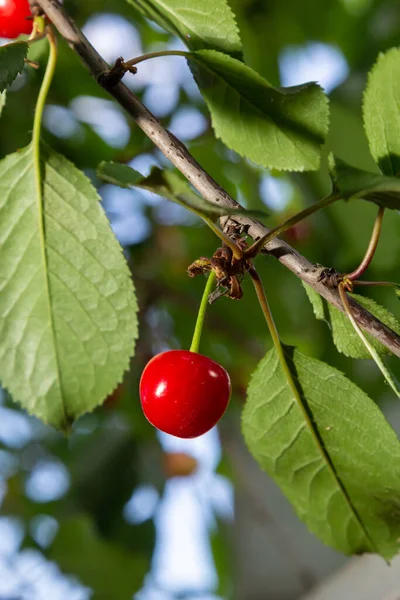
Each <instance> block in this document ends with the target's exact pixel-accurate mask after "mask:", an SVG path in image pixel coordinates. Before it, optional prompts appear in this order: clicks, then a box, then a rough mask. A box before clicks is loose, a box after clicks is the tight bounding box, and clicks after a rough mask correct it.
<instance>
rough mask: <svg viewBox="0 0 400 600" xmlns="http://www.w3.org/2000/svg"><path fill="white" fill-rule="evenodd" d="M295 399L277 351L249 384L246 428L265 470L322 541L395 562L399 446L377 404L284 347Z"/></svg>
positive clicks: (330, 370)
mask: <svg viewBox="0 0 400 600" xmlns="http://www.w3.org/2000/svg"><path fill="white" fill-rule="evenodd" d="M285 352H286V354H287V358H288V362H289V365H290V368H291V371H292V373H293V374H295V377H296V385H297V386H298V389H299V391H300V393H301V398H302V403H301V405H300V404H299V403H297V402H295V400H294V398H293V393H292V391H291V390H290V387H289V385H288V383H287V380H286V378H285V375H284V373H283V370H282V368H281V366H280V363H279V360H278V357H277V354H276V352H275V350H271V351H270V352H268V354H267V355H266V356H265V357H264V358H263V359H262V361H261V362H260V364H259V365H258V367H257V369H256V371H255V373H254V375H253V377H252V379H251V382H250V386H249V389H248V398H247V403H246V405H245V408H244V412H243V423H242V425H243V433H244V436H245V439H246V442H247V444H248V446H249V449H250V451H251V453H252V454H253V456H254V457H255V459H256V460H257V461H258V462H259V464H260V466H261V468H262V469H263V470H265V471H266V472H267V473H268V474H269V475H270V476H271V477H273V479H274V480H275V481H276V482H277V483H278V485H279V486H280V487H281V489H282V491H283V492H284V494H285V495H286V496H287V497H288V499H289V500H290V502H291V503H292V504H293V506H294V508H295V510H296V512H297V514H298V516H299V518H300V519H302V520H303V521H304V522H305V523H306V524H307V526H308V527H309V529H310V530H311V531H312V532H313V533H315V534H316V535H317V536H318V537H319V538H320V539H321V540H322V541H323V542H324V543H326V544H328V545H330V546H332V547H333V548H335V549H336V550H339V551H341V552H344V553H345V554H357V553H361V552H377V553H379V554H381V555H382V556H383V557H384V558H385V559H390V558H391V557H392V556H394V555H395V554H396V552H397V551H398V549H399V539H400V519H399V510H400V509H399V506H400V472H399V469H398V465H399V464H400V462H399V461H400V445H399V442H398V439H397V437H396V435H395V433H394V431H393V430H392V428H391V427H390V425H389V424H388V423H387V421H386V420H385V418H384V416H383V414H382V413H381V412H380V410H379V409H378V407H377V406H376V405H375V403H374V402H373V401H372V400H371V399H370V398H369V397H368V396H367V395H366V394H365V393H364V392H363V391H362V390H360V389H359V388H358V387H357V386H356V385H354V384H353V383H352V382H351V381H349V380H348V379H347V378H346V377H344V375H342V373H340V372H339V371H337V370H336V369H334V368H332V367H330V366H329V365H326V364H324V363H322V362H320V361H318V360H316V359H314V358H309V357H307V356H305V355H303V354H301V353H300V352H299V351H298V350H294V351H293V349H289V348H286V350H285Z"/></svg>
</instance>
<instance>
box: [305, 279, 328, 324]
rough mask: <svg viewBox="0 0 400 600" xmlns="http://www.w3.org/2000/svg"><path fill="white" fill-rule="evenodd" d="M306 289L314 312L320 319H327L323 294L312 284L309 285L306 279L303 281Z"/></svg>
mask: <svg viewBox="0 0 400 600" xmlns="http://www.w3.org/2000/svg"><path fill="white" fill-rule="evenodd" d="M301 283H302V284H303V287H304V289H305V291H306V294H307V296H308V299H309V301H310V302H311V304H312V307H313V310H314V314H315V316H316V317H317V319H319V320H320V321H325V320H326V319H325V305H324V301H323V299H322V296H320V295H319V294H318V292H316V291H315V290H314V288H312V287H311V286H310V285H307V284H306V283H305V282H304V281H302V282H301Z"/></svg>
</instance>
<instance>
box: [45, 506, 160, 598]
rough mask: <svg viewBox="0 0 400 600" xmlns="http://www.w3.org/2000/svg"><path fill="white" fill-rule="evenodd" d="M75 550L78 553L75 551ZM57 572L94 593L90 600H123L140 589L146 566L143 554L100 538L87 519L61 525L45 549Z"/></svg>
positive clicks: (85, 517)
mask: <svg viewBox="0 0 400 600" xmlns="http://www.w3.org/2000/svg"><path fill="white" fill-rule="evenodd" d="M78 550H79V551H78ZM49 558H51V559H52V560H55V561H56V562H57V563H58V564H59V565H60V567H61V569H62V570H63V571H64V572H65V573H67V574H69V575H75V576H77V577H79V579H80V580H81V581H82V583H84V584H85V585H88V586H90V587H91V588H92V589H93V590H94V595H93V596H91V598H93V600H110V598H112V599H113V600H127V598H132V596H133V595H134V594H135V593H136V592H138V591H139V590H140V588H141V587H142V585H143V580H144V577H145V575H146V573H147V571H148V569H149V567H150V560H149V559H147V558H146V556H145V555H138V554H134V553H130V552H128V551H127V550H125V548H123V547H122V546H118V545H117V544H115V543H112V542H110V541H108V540H107V539H103V538H101V537H100V536H99V534H98V532H97V531H96V529H95V526H94V523H93V522H92V521H91V519H90V518H89V517H87V516H79V517H74V518H71V519H68V520H66V521H64V522H62V523H61V526H60V529H59V532H58V534H57V537H56V538H55V540H54V542H53V544H52V546H51V547H50V550H49Z"/></svg>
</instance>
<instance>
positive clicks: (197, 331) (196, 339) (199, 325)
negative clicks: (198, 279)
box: [190, 271, 215, 352]
mask: <svg viewBox="0 0 400 600" xmlns="http://www.w3.org/2000/svg"><path fill="white" fill-rule="evenodd" d="M214 281H215V273H214V271H211V273H210V275H209V276H208V279H207V283H206V287H205V288H204V292H203V297H202V299H201V302H200V307H199V312H198V315H197V321H196V326H195V328H194V333H193V339H192V344H191V346H190V352H198V351H199V346H200V339H201V334H202V331H203V325H204V319H205V316H206V311H207V305H208V296H209V295H210V292H211V288H212V286H213V284H214Z"/></svg>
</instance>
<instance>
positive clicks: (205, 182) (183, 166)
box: [35, 0, 400, 357]
mask: <svg viewBox="0 0 400 600" xmlns="http://www.w3.org/2000/svg"><path fill="white" fill-rule="evenodd" d="M35 3H36V4H37V5H39V6H40V7H41V8H42V9H43V11H44V12H45V13H46V14H47V16H48V17H49V19H50V20H51V21H52V23H53V24H54V26H55V27H56V28H57V29H58V31H59V32H60V34H61V35H62V36H63V38H64V39H65V40H66V41H67V42H68V44H69V45H70V47H71V48H72V49H73V50H74V51H75V52H76V53H77V54H78V55H79V57H80V58H81V60H82V62H83V63H84V65H85V66H86V67H87V68H88V70H89V71H90V73H91V75H92V76H93V77H94V78H95V79H96V81H97V82H98V83H99V84H100V85H103V87H105V89H107V91H108V93H109V94H110V95H111V96H113V97H114V98H115V100H116V101H117V102H118V103H119V104H120V105H121V106H122V107H123V108H124V109H125V110H126V111H127V112H128V113H129V114H130V115H131V116H132V118H133V119H134V120H135V122H136V124H137V125H138V126H139V127H140V128H141V129H142V131H143V132H144V133H145V134H146V135H147V137H148V138H149V139H151V140H152V142H153V143H154V144H155V145H156V146H157V147H158V148H159V149H160V150H161V152H162V153H163V154H164V155H165V156H166V157H167V158H168V159H169V160H170V161H171V163H172V164H173V165H174V166H175V167H176V168H177V169H178V170H179V171H180V172H181V173H182V174H183V175H184V176H185V177H186V179H188V181H190V183H191V184H192V185H193V186H194V187H195V188H196V189H197V190H198V192H199V193H200V194H201V195H202V196H203V198H205V199H206V200H208V201H209V202H212V203H213V204H217V205H219V206H226V207H229V208H238V207H239V206H240V205H239V204H238V203H237V202H236V201H235V200H234V199H233V198H232V197H231V196H230V195H229V194H228V193H227V192H226V191H225V190H224V189H223V188H222V187H221V186H220V185H219V184H218V183H217V182H216V181H214V179H213V178H212V177H211V176H210V175H209V174H208V173H207V172H206V171H205V170H204V169H203V168H202V167H201V166H200V165H199V163H198V162H197V161H196V160H195V159H194V158H193V156H191V154H190V152H189V151H188V149H187V148H186V146H185V145H184V144H182V142H181V141H179V140H178V139H177V138H176V137H175V136H174V135H172V133H170V132H169V131H167V130H166V129H165V128H164V127H163V126H162V125H161V123H159V121H158V120H157V119H156V118H155V117H154V115H152V114H151V112H150V111H148V110H147V108H146V107H145V106H144V105H143V104H142V103H141V102H140V100H139V99H138V98H137V97H136V96H135V95H134V94H133V92H131V90H129V89H128V88H127V87H126V86H125V85H124V84H123V83H122V82H119V83H118V84H117V85H115V86H112V87H111V86H110V85H108V86H107V77H106V75H107V73H108V72H109V71H110V67H109V65H108V64H107V63H106V62H105V60H104V59H103V58H102V57H101V56H100V55H99V53H98V52H97V51H96V50H95V49H94V48H93V46H92V45H91V44H90V42H89V41H88V40H87V39H86V38H85V36H84V35H83V33H82V32H81V31H80V30H79V28H78V27H77V26H76V25H75V23H74V21H73V20H72V19H71V18H70V17H69V15H68V14H67V13H66V11H65V10H64V8H63V7H62V6H61V5H60V4H59V3H58V0H35ZM224 222H225V224H226V223H228V222H230V223H233V224H234V223H237V224H239V225H244V226H247V228H248V229H247V231H248V234H249V236H250V237H252V238H253V240H257V239H259V238H261V237H262V236H264V235H266V234H267V233H268V232H269V229H268V228H267V227H264V226H263V225H262V224H261V223H259V222H258V221H255V220H254V219H251V218H249V217H246V216H236V215H235V217H234V218H232V217H227V218H225V219H224ZM265 249H266V250H267V251H268V252H269V253H270V254H272V255H273V256H274V257H275V258H277V259H278V260H279V261H280V262H281V263H282V264H283V265H284V266H285V267H286V268H287V269H289V270H290V271H292V273H294V274H295V275H296V276H297V277H299V278H300V279H302V280H303V281H304V282H305V283H307V284H308V285H310V286H311V287H312V288H314V289H315V290H316V291H317V292H318V293H319V294H320V295H321V296H323V298H325V299H326V300H327V301H328V302H330V303H331V304H333V306H336V308H338V309H339V310H341V311H342V312H343V311H344V309H343V305H342V303H341V301H340V297H339V293H338V291H337V290H336V289H331V288H328V287H327V286H326V285H325V284H324V283H323V282H322V281H318V278H319V276H320V274H321V272H322V271H323V270H324V267H321V266H319V265H318V266H316V265H314V264H312V263H311V262H309V261H308V260H307V259H306V258H305V257H304V256H302V255H301V254H299V253H298V252H297V251H296V250H294V249H293V248H291V246H289V245H288V244H287V243H286V242H283V241H282V240H280V239H278V238H274V239H273V240H271V241H270V242H268V244H267V245H266V246H265ZM351 305H352V311H353V314H354V316H355V318H356V319H357V322H358V324H359V325H360V326H361V327H362V328H363V329H364V330H365V331H367V332H368V333H370V334H371V335H372V336H373V337H374V338H376V339H377V340H379V341H380V342H381V343H382V344H383V345H384V346H386V347H387V348H388V349H389V350H390V351H391V352H393V353H394V354H396V355H397V356H399V357H400V336H399V335H398V334H397V333H395V332H394V331H393V330H392V329H390V328H389V327H387V326H386V325H384V324H383V323H382V322H381V321H379V319H377V318H376V317H374V316H373V315H371V314H370V313H369V312H368V311H367V310H365V309H364V308H362V307H361V306H360V305H359V304H357V303H356V302H355V301H354V300H352V301H351Z"/></svg>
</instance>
